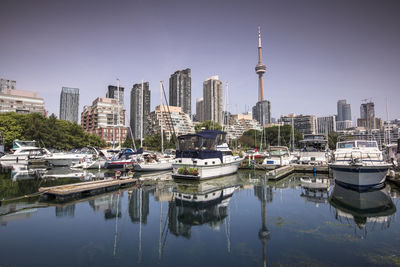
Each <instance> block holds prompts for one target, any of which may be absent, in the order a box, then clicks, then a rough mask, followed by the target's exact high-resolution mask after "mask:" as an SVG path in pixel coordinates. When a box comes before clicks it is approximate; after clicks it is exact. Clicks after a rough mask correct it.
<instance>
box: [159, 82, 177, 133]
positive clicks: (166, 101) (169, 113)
mask: <svg viewBox="0 0 400 267" xmlns="http://www.w3.org/2000/svg"><path fill="white" fill-rule="evenodd" d="M161 86H162V91H163V93H164V99H165V103H166V104H167V109H168V115H169V119H170V121H169V123H170V125H172V132H173V133H174V134H173V136H174V138H175V139H176V133H175V128H174V122H173V121H172V117H171V111H170V110H169V103H168V100H167V95H166V93H165V90H164V83H162V82H161Z"/></svg>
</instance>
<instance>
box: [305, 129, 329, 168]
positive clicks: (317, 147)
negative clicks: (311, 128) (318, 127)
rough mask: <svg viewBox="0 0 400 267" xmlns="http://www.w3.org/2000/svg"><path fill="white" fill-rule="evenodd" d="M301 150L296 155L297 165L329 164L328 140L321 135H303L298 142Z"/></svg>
mask: <svg viewBox="0 0 400 267" xmlns="http://www.w3.org/2000/svg"><path fill="white" fill-rule="evenodd" d="M300 143H301V144H302V149H301V151H300V152H299V155H298V160H297V161H298V163H299V164H317V165H326V164H328V162H329V155H330V154H329V152H328V151H329V150H328V140H326V138H325V136H324V135H322V134H309V135H304V140H302V141H300Z"/></svg>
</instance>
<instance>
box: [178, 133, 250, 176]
mask: <svg viewBox="0 0 400 267" xmlns="http://www.w3.org/2000/svg"><path fill="white" fill-rule="evenodd" d="M225 136H226V133H225V132H221V131H202V132H199V133H197V134H188V135H181V136H179V137H178V149H177V151H176V158H175V162H174V164H173V165H172V168H173V175H172V176H173V178H178V179H193V180H203V179H209V178H213V177H219V176H224V175H228V174H232V173H236V172H237V170H238V168H239V165H240V163H241V162H242V161H243V158H241V157H239V156H234V155H233V154H232V151H231V150H230V149H229V147H228V145H227V144H226V143H225Z"/></svg>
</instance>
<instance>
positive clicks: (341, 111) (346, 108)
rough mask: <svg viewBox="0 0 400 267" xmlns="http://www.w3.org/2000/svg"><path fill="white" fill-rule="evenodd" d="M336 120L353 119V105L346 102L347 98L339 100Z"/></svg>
mask: <svg viewBox="0 0 400 267" xmlns="http://www.w3.org/2000/svg"><path fill="white" fill-rule="evenodd" d="M336 121H351V107H350V104H347V103H346V100H339V101H338V102H337V117H336Z"/></svg>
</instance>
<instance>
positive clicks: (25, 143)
mask: <svg viewBox="0 0 400 267" xmlns="http://www.w3.org/2000/svg"><path fill="white" fill-rule="evenodd" d="M27 146H30V147H32V146H34V147H35V146H36V142H35V141H21V140H14V142H13V148H19V147H27Z"/></svg>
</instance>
